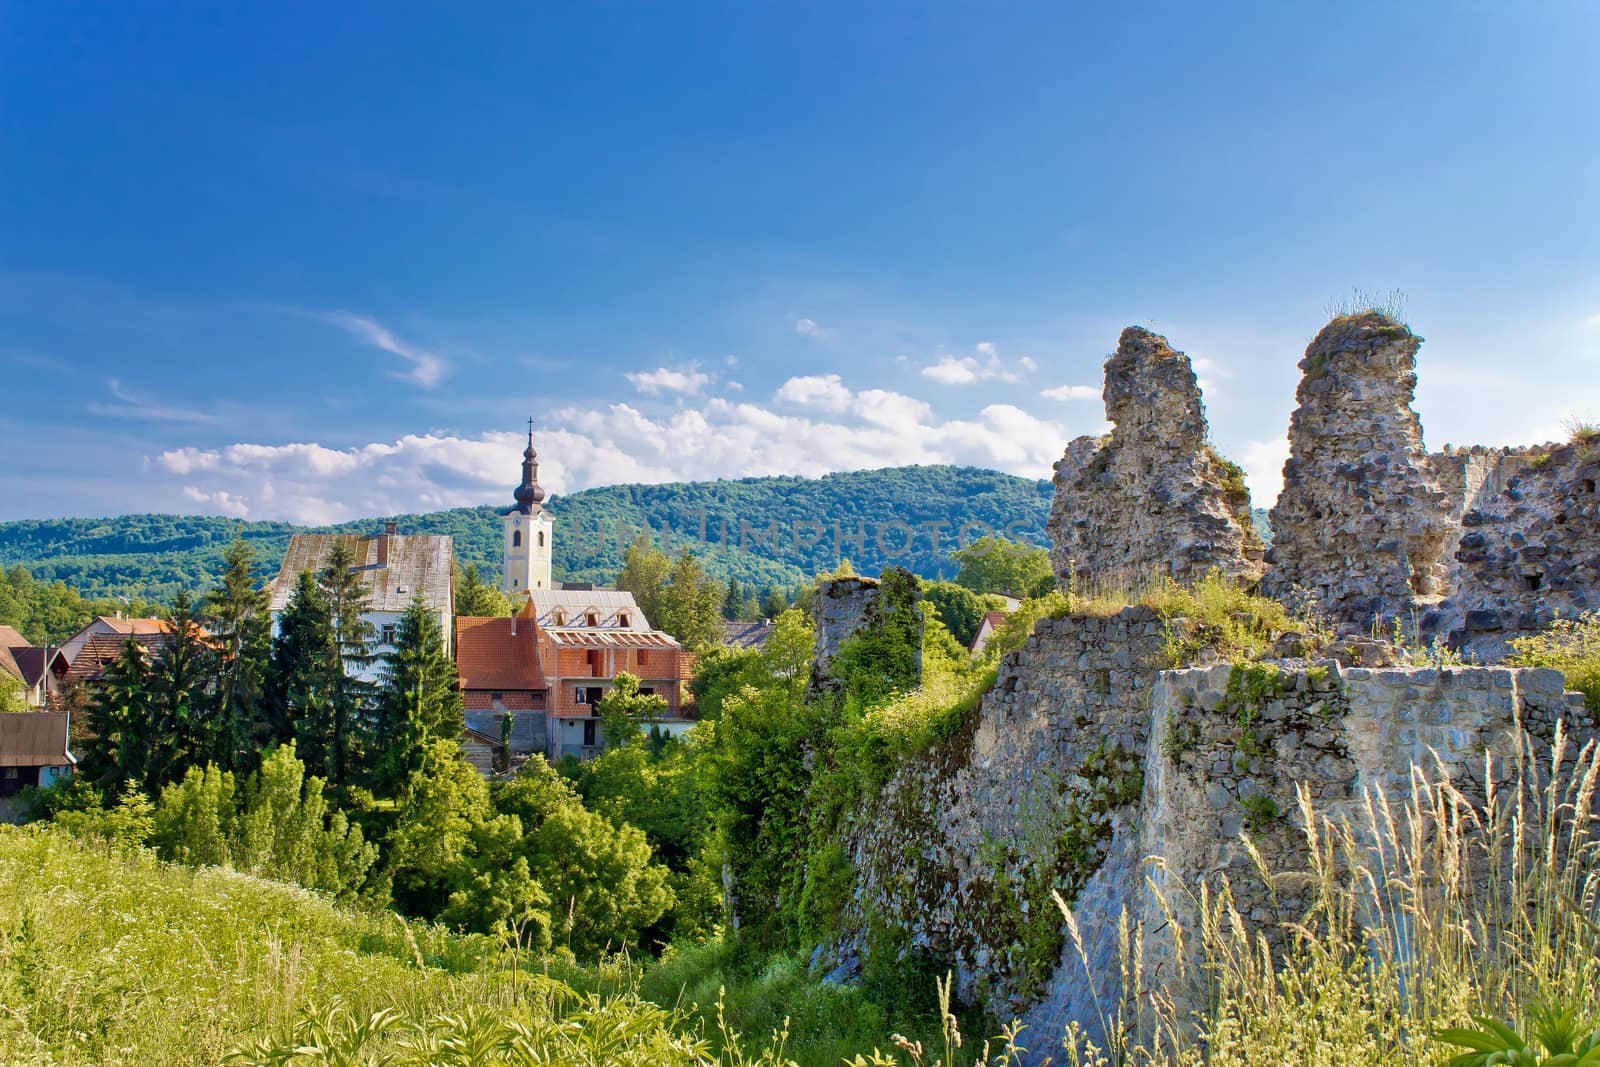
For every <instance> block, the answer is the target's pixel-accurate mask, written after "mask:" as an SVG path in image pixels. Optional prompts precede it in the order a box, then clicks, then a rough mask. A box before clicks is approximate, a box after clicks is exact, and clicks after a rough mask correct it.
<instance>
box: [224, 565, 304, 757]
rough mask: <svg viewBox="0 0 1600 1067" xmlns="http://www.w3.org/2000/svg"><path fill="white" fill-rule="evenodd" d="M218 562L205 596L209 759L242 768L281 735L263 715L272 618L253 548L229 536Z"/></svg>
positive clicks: (270, 646) (269, 658) (269, 657)
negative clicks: (211, 679) (210, 665)
mask: <svg viewBox="0 0 1600 1067" xmlns="http://www.w3.org/2000/svg"><path fill="white" fill-rule="evenodd" d="M223 563H224V568H223V571H222V577H221V578H220V579H219V580H218V582H217V585H216V587H215V588H214V589H212V590H211V592H210V593H209V594H207V596H206V601H205V607H206V621H207V624H208V626H209V627H210V630H211V636H212V642H213V647H214V648H215V650H216V660H217V662H216V687H217V688H216V697H215V701H216V719H215V723H214V729H213V731H212V743H211V759H212V760H213V761H215V762H216V763H217V764H218V765H219V766H221V767H222V769H223V770H228V771H246V770H249V769H250V768H252V767H254V766H255V764H256V761H257V760H258V759H259V752H260V751H261V748H262V747H263V746H265V745H266V744H268V743H269V742H271V741H272V740H286V739H287V738H283V737H280V738H276V739H275V738H273V737H272V736H271V735H272V732H273V731H272V729H271V726H270V724H269V723H268V721H267V717H266V685H267V674H268V669H269V667H270V663H271V658H272V618H271V616H270V615H269V614H268V613H267V592H266V590H265V589H262V588H260V587H259V586H258V584H257V581H256V573H255V550H254V549H252V548H251V547H250V545H249V543H248V542H246V541H245V540H244V539H243V538H235V539H234V542H233V543H232V544H231V545H229V546H228V549H227V552H226V553H225V554H224V555H223Z"/></svg>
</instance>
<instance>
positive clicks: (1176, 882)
mask: <svg viewBox="0 0 1600 1067" xmlns="http://www.w3.org/2000/svg"><path fill="white" fill-rule="evenodd" d="M1237 671H1239V669H1237V668H1233V667H1228V666H1221V667H1209V668H1199V669H1194V670H1184V671H1172V672H1168V673H1165V674H1163V675H1162V676H1161V677H1160V679H1159V680H1158V681H1157V683H1156V686H1155V690H1154V695H1153V700H1152V706H1151V715H1152V719H1153V720H1154V721H1153V725H1152V741H1151V744H1150V747H1149V750H1148V753H1147V763H1146V768H1147V770H1146V775H1145V788H1144V796H1143V800H1142V803H1141V810H1140V826H1141V830H1142V833H1141V838H1140V844H1139V852H1140V854H1142V855H1148V856H1159V857H1161V858H1162V861H1163V863H1162V864H1161V865H1160V866H1158V867H1151V868H1150V871H1149V873H1150V876H1151V878H1152V880H1153V881H1154V883H1155V884H1156V885H1157V886H1158V887H1160V889H1161V891H1162V893H1163V895H1164V896H1165V897H1166V900H1167V905H1168V907H1170V908H1171V909H1172V911H1173V914H1174V915H1175V916H1177V918H1178V919H1179V921H1180V922H1181V923H1184V924H1185V925H1189V926H1190V928H1192V925H1190V924H1192V923H1193V921H1194V919H1195V916H1194V908H1193V899H1194V895H1195V894H1197V893H1198V890H1199V886H1200V884H1201V883H1202V882H1207V883H1209V884H1210V885H1211V886H1212V887H1213V888H1216V887H1217V886H1219V885H1220V884H1221V882H1222V880H1223V879H1226V880H1227V882H1228V884H1229V885H1230V887H1231V889H1232V892H1233V893H1234V895H1235V901H1236V905H1237V907H1238V910H1239V912H1240V914H1241V915H1243V916H1244V918H1245V919H1246V920H1247V921H1248V922H1249V923H1251V925H1252V926H1254V927H1257V928H1259V929H1261V930H1263V931H1265V932H1268V933H1269V934H1270V933H1271V931H1272V930H1274V929H1275V928H1276V926H1277V924H1278V923H1280V922H1283V921H1290V920H1296V919H1298V918H1299V917H1300V916H1301V915H1303V914H1304V911H1305V905H1306V903H1307V901H1306V900H1304V899H1303V898H1302V896H1301V895H1300V893H1299V892H1297V890H1296V888H1295V886H1294V884H1293V883H1290V882H1285V883H1280V885H1279V886H1278V887H1277V895H1276V897H1275V898H1274V897H1273V896H1272V895H1269V893H1268V892H1267V890H1266V888H1265V887H1264V885H1263V882H1262V880H1261V878H1260V876H1259V875H1258V874H1257V873H1256V871H1255V869H1254V865H1253V862H1252V861H1251V859H1250V857H1249V855H1248V854H1247V852H1246V851H1245V848H1244V845H1243V843H1242V841H1241V840H1240V837H1239V834H1240V831H1241V830H1244V831H1248V832H1249V833H1250V835H1251V838H1252V840H1253V841H1254V843H1255V844H1256V846H1257V847H1258V848H1259V849H1260V851H1261V853H1262V856H1263V858H1264V859H1265V861H1266V863H1267V865H1268V866H1269V867H1270V868H1271V869H1273V870H1287V869H1297V868H1303V865H1304V864H1305V862H1306V854H1305V844H1304V838H1303V836H1302V825H1301V818H1300V812H1299V809H1298V806H1297V801H1296V795H1297V794H1296V789H1297V785H1298V784H1299V783H1302V782H1304V783H1306V784H1307V785H1308V786H1309V788H1310V792H1311V796H1312V798H1313V802H1314V806H1315V808H1316V810H1317V812H1318V813H1319V814H1320V815H1323V816H1327V817H1332V818H1336V819H1338V818H1349V819H1352V820H1357V821H1359V820H1360V814H1361V813H1360V807H1361V804H1362V802H1363V798H1364V797H1365V796H1366V795H1367V793H1368V792H1369V791H1372V790H1382V791H1383V792H1384V793H1385V794H1386V795H1388V796H1389V797H1391V798H1400V797H1403V796H1406V795H1409V792H1410V787H1411V774H1412V770H1411V768H1412V766H1413V765H1416V766H1420V767H1424V768H1428V769H1430V770H1431V771H1432V772H1433V774H1434V776H1435V777H1438V776H1440V775H1443V776H1445V777H1448V778H1449V779H1450V780H1451V781H1452V782H1453V783H1454V784H1455V785H1456V787H1457V788H1459V789H1461V790H1462V792H1463V793H1464V794H1466V795H1467V796H1468V797H1469V798H1471V799H1473V800H1475V801H1478V802H1481V800H1482V798H1483V796H1484V781H1483V776H1484V771H1485V762H1484V753H1485V752H1489V753H1492V754H1493V755H1494V756H1495V757H1496V760H1497V763H1498V764H1499V765H1501V766H1508V765H1509V763H1510V760H1511V759H1512V757H1514V746H1515V744H1516V742H1515V740H1514V735H1513V733H1512V731H1513V728H1514V727H1515V726H1516V725H1517V724H1519V723H1520V724H1521V725H1522V726H1523V727H1524V728H1526V729H1527V730H1528V732H1529V733H1531V734H1532V735H1533V736H1534V737H1536V738H1540V739H1543V740H1548V739H1549V738H1550V737H1551V736H1553V732H1554V724H1555V722H1556V721H1557V720H1560V719H1564V720H1565V721H1566V723H1567V725H1568V729H1569V731H1571V733H1572V734H1573V736H1574V737H1575V738H1576V739H1577V740H1578V741H1579V743H1580V744H1581V742H1582V740H1583V739H1584V738H1586V737H1592V736H1594V725H1595V724H1594V719H1593V716H1592V715H1591V714H1590V713H1589V711H1588V710H1587V709H1586V708H1585V707H1584V704H1583V698H1582V695H1581V694H1577V693H1566V692H1565V691H1564V680H1563V678H1562V676H1561V674H1560V672H1558V671H1551V670H1534V669H1524V670H1512V669H1505V668H1459V669H1454V670H1449V669H1434V668H1421V667H1417V668H1393V669H1381V670H1379V669H1367V668H1344V669H1343V670H1341V669H1340V668H1339V667H1338V665H1337V664H1334V663H1331V662H1330V663H1326V664H1319V665H1316V666H1313V667H1305V666H1303V665H1302V666H1298V667H1291V668H1287V669H1283V670H1279V669H1277V668H1276V667H1274V666H1272V665H1270V664H1268V665H1257V666H1253V667H1249V668H1245V669H1243V672H1242V673H1236V672H1237ZM1247 693H1248V694H1251V695H1249V696H1245V694H1247ZM1126 902H1127V903H1129V904H1130V907H1131V911H1132V913H1133V914H1134V916H1135V917H1136V918H1137V919H1138V920H1139V921H1140V922H1142V923H1143V925H1144V929H1145V932H1146V936H1147V941H1146V966H1147V968H1150V969H1155V970H1164V972H1165V973H1167V974H1169V975H1170V974H1174V973H1176V968H1175V967H1173V966H1172V960H1171V957H1172V954H1173V951H1174V948H1173V944H1172V941H1171V938H1170V936H1167V935H1165V934H1163V931H1164V930H1167V929H1169V927H1168V925H1167V922H1166V919H1165V915H1164V914H1163V912H1162V910H1161V909H1160V907H1159V906H1158V905H1157V901H1156V899H1155V897H1154V896H1153V895H1152V894H1150V893H1148V892H1140V893H1137V894H1136V895H1135V896H1134V898H1132V899H1130V900H1129V901H1126ZM1095 918H1098V919H1100V920H1105V919H1106V918H1108V916H1106V915H1100V916H1098V917H1095V916H1086V915H1085V914H1084V913H1083V912H1082V911H1081V910H1080V912H1079V915H1078V919H1079V922H1080V923H1084V922H1088V921H1091V920H1093V919H1095ZM1168 991H1169V992H1171V993H1174V994H1175V995H1178V996H1179V997H1180V1003H1182V1002H1183V1001H1182V999H1181V998H1182V996H1183V995H1184V994H1185V991H1184V990H1178V989H1169V990H1168ZM1187 992H1188V995H1190V996H1193V995H1197V994H1196V993H1195V991H1193V990H1190V991H1187Z"/></svg>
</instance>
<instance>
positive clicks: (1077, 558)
mask: <svg viewBox="0 0 1600 1067" xmlns="http://www.w3.org/2000/svg"><path fill="white" fill-rule="evenodd" d="M1104 395H1105V405H1106V418H1107V419H1108V420H1109V421H1110V422H1111V423H1112V424H1113V426H1114V428H1113V429H1112V431H1111V433H1110V434H1108V435H1107V436H1105V437H1080V438H1077V439H1076V440H1074V441H1073V442H1072V443H1071V444H1069V445H1068V446H1067V450H1066V454H1065V455H1064V456H1063V457H1062V458H1061V460H1060V462H1058V463H1057V464H1056V468H1055V469H1056V473H1055V486H1056V491H1055V501H1054V503H1053V505H1052V507H1051V511H1050V521H1049V527H1048V528H1049V532H1050V539H1051V542H1052V544H1053V546H1054V547H1053V550H1052V552H1051V559H1052V562H1053V563H1054V564H1055V569H1056V574H1057V577H1058V578H1059V579H1060V580H1061V584H1062V585H1063V587H1064V586H1065V585H1066V582H1067V579H1068V577H1069V575H1073V576H1076V577H1077V578H1080V579H1084V580H1086V581H1088V582H1091V583H1127V582H1134V583H1137V582H1142V581H1144V580H1147V579H1149V578H1150V577H1152V576H1171V577H1173V578H1175V579H1177V580H1178V581H1180V582H1185V583H1188V582H1193V581H1195V580H1196V579H1199V578H1202V577H1204V576H1205V574H1206V572H1208V571H1210V570H1212V569H1213V568H1216V569H1220V570H1221V571H1223V572H1224V573H1226V574H1228V575H1229V576H1231V577H1237V578H1243V579H1246V580H1254V579H1255V578H1258V577H1259V576H1260V574H1261V560H1262V554H1263V546H1262V544H1261V543H1260V540H1259V539H1258V538H1257V537H1256V534H1255V531H1254V529H1253V527H1252V526H1251V523H1250V494H1249V491H1248V490H1247V489H1246V488H1245V486H1244V481H1243V477H1242V472H1241V471H1239V470H1238V469H1237V468H1236V467H1232V466H1231V465H1227V464H1225V463H1224V462H1223V461H1222V460H1221V458H1220V457H1219V456H1218V455H1217V454H1216V453H1215V452H1214V451H1213V450H1212V449H1211V447H1210V446H1209V445H1208V444H1207V443H1206V435H1207V427H1206V417H1205V410H1204V408H1203V407H1202V405H1201V400H1200V387H1199V385H1198V383H1197V382H1196V380H1195V376H1194V368H1193V367H1191V366H1190V364H1189V357H1188V356H1186V355H1184V354H1183V353H1182V352H1179V351H1176V350H1174V349H1173V348H1172V347H1171V346H1170V345H1169V344H1168V343H1167V340H1166V338H1164V337H1161V336H1159V335H1158V334H1154V333H1151V332H1150V331H1149V330H1145V329H1141V328H1139V327H1137V326H1130V327H1128V328H1127V329H1126V330H1123V331H1122V336H1121V338H1120V339H1119V340H1118V342H1117V351H1116V353H1115V354H1114V355H1112V356H1111V358H1110V359H1108V360H1107V361H1106V366H1105V392H1104Z"/></svg>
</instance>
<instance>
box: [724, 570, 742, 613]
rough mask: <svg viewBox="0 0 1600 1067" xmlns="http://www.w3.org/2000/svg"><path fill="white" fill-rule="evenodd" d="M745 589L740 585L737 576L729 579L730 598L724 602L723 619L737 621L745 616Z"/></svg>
mask: <svg viewBox="0 0 1600 1067" xmlns="http://www.w3.org/2000/svg"><path fill="white" fill-rule="evenodd" d="M744 597H745V594H744V588H743V587H742V586H741V585H740V584H739V578H738V576H737V575H733V576H731V577H729V578H728V596H727V598H726V599H725V600H723V602H722V617H723V618H724V619H729V620H737V619H738V618H739V617H740V616H741V615H743V614H744Z"/></svg>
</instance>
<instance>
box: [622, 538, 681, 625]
mask: <svg viewBox="0 0 1600 1067" xmlns="http://www.w3.org/2000/svg"><path fill="white" fill-rule="evenodd" d="M671 570H672V561H671V560H669V559H667V557H666V554H665V553H664V552H662V551H660V550H659V549H656V548H654V547H652V546H651V544H650V538H649V536H648V535H646V534H640V535H639V536H638V537H636V538H635V539H634V541H633V544H631V545H629V546H628V551H627V553H626V554H625V555H624V556H623V559H622V573H621V574H619V575H617V588H618V589H620V590H622V591H623V592H625V593H632V594H633V599H634V602H635V603H636V604H638V605H639V610H640V611H642V612H644V617H645V618H646V619H648V620H649V621H650V624H651V625H653V626H659V627H661V628H662V629H666V626H665V624H664V623H665V617H666V614H667V608H666V594H667V577H668V575H669V574H670V572H671Z"/></svg>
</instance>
